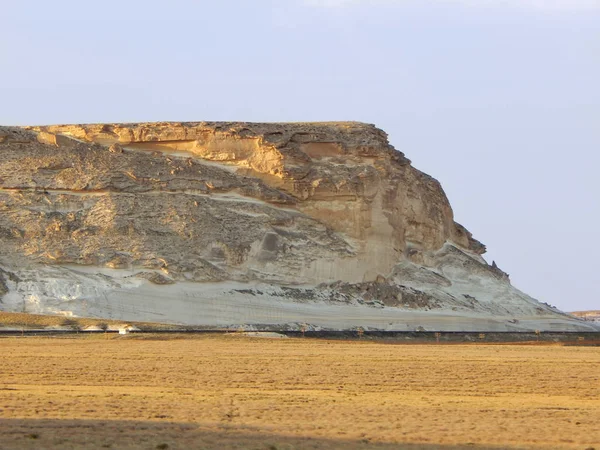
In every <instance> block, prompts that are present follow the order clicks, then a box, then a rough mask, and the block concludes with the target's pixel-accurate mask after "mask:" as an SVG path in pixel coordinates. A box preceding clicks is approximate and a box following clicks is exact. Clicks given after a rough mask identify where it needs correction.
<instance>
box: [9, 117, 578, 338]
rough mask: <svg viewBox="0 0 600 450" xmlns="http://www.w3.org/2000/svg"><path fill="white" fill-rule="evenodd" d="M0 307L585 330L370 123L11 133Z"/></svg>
mask: <svg viewBox="0 0 600 450" xmlns="http://www.w3.org/2000/svg"><path fill="white" fill-rule="evenodd" d="M0 211H1V215H0V245H1V248H2V249H3V252H2V255H1V259H0V268H1V270H0V295H2V298H1V300H0V309H3V310H8V311H26V312H36V313H73V314H76V315H82V316H93V317H107V318H120V319H124V320H146V321H160V322H169V321H171V322H178V323H186V324H204V325H218V326H224V325H231V326H237V325H241V324H246V325H253V324H254V325H271V326H286V327H294V326H298V324H299V323H307V324H309V326H314V327H323V328H335V329H339V328H352V327H355V326H363V327H370V328H380V329H393V330H405V329H406V330H410V329H417V328H421V327H422V328H425V329H439V330H444V329H469V330H471V329H474V330H487V329H490V330H491V329H498V330H503V329H507V330H508V329H531V328H534V329H569V328H572V329H578V328H585V326H586V325H585V324H584V323H583V322H579V321H576V320H573V319H571V318H569V317H568V316H565V315H562V314H560V313H559V312H558V311H556V310H555V309H553V308H550V307H548V306H547V305H544V304H540V303H539V302H537V301H535V300H534V299H532V298H530V297H528V296H527V295H525V294H523V293H521V292H519V291H518V290H516V289H515V288H513V287H512V286H511V285H510V282H509V280H508V276H507V275H506V274H505V273H504V272H502V271H500V270H499V269H498V268H497V267H496V266H495V265H494V266H490V265H488V264H487V263H486V262H485V260H484V259H483V258H482V257H481V254H483V253H484V252H485V247H484V246H483V245H482V244H481V243H480V242H478V241H477V240H475V239H473V237H472V236H471V233H469V232H468V231H467V230H466V229H465V228H464V227H462V226H461V225H459V224H457V223H455V222H454V219H453V214H452V209H451V207H450V204H449V202H448V199H447V198H446V196H445V194H444V192H443V190H442V188H441V186H440V184H439V183H438V182H437V181H436V180H435V179H433V178H431V177H430V176H428V175H426V174H424V173H422V172H420V171H419V170H417V169H415V168H414V167H413V166H412V165H411V164H410V161H409V160H408V159H407V158H406V157H405V156H404V155H403V154H402V153H401V152H399V151H397V150H395V149H394V148H393V147H392V146H391V145H390V144H389V143H388V141H387V136H386V135H385V133H384V132H382V131H381V130H379V129H377V128H375V127H374V126H372V125H366V124H362V123H352V122H350V123H310V124H308V123H307V124H304V123H292V124H254V123H208V122H201V123H143V124H104V125H57V126H47V127H26V128H9V127H3V128H0Z"/></svg>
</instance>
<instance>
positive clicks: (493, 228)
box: [0, 0, 600, 311]
mask: <svg viewBox="0 0 600 450" xmlns="http://www.w3.org/2000/svg"><path fill="white" fill-rule="evenodd" d="M2 3H3V4H2V16H3V20H2V26H1V27H0V124H3V125H26V124H27V125H32V124H52V123H90V122H138V121H165V120H172V121H201V120H227V121H236V120H241V121H277V122H284V121H319V120H326V121H336V120H357V121H363V122H368V123H374V124H376V125H377V126H378V127H380V128H382V129H384V130H385V131H386V132H387V133H388V134H389V137H390V141H391V143H392V144H393V145H394V146H395V147H396V148H397V149H398V150H400V151H402V152H404V153H405V154H406V156H407V157H408V158H410V159H411V160H412V162H413V165H414V166H415V167H417V168H418V169H420V170H423V171H424V172H426V173H428V174H430V175H432V176H434V177H435V178H437V179H438V180H439V181H440V182H441V183H442V186H443V187H444V190H445V192H446V194H447V195H448V197H449V199H450V202H451V204H452V207H453V209H454V214H455V219H456V220H457V221H458V222H459V223H462V224H463V225H465V226H466V227H467V228H468V229H469V230H470V231H471V232H472V233H473V234H474V236H475V237H476V238H477V239H479V240H481V241H482V242H484V243H485V244H486V245H487V247H488V253H487V255H486V259H487V260H488V261H489V262H490V263H491V261H492V260H494V261H496V263H497V264H498V266H499V267H500V268H501V269H503V270H505V271H506V272H508V273H509V274H510V275H511V280H512V282H513V284H514V285H515V286H516V287H518V288H519V289H521V290H523V291H525V292H527V293H528V294H530V295H532V296H534V297H536V298H538V299H539V300H540V301H543V302H547V303H549V304H551V305H555V306H557V307H559V308H560V309H563V310H566V311H573V310H581V309H600V282H599V280H600V276H599V271H598V260H597V258H598V256H599V255H600V239H599V238H598V228H599V224H600V176H599V171H600V123H599V122H600V0H370V1H367V0H254V1H242V0H238V1H233V0H219V1H191V0H189V1H183V0H179V1H178V0H171V1H169V2H164V1H160V2H159V1H155V0H146V1H135V0H130V1H127V0H120V1H115V0H103V1H93V0H91V1H88V2H81V1H67V0H62V1H61V0H56V1H53V2H47V1H40V0H38V1H35V0H33V1H31V0H30V1H27V0H3V2H2Z"/></svg>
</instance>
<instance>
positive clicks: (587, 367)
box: [0, 335, 600, 450]
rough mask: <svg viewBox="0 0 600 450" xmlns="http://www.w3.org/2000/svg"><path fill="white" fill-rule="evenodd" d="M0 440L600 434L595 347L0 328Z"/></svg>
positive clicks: (287, 440)
mask: <svg viewBox="0 0 600 450" xmlns="http://www.w3.org/2000/svg"><path fill="white" fill-rule="evenodd" d="M0 351H1V355H2V359H1V361H2V364H1V365H0V436H1V439H0V448H2V449H20V448H61V449H69V448H113V449H122V448H147V449H154V448H163V449H165V448H169V449H174V448H186V449H188V448H190V449H196V448H197V449H202V448H207V449H213V448H239V449H264V450H267V449H271V450H272V449H280V450H283V449H286V450H289V449H313V448H314V449H334V448H343V449H390V450H391V449H397V448H409V449H417V448H419V449H420V448H423V449H434V448H442V449H457V448H552V449H558V448H569V449H570V448H573V449H581V450H584V449H587V448H594V447H595V448H596V449H599V448H600V446H599V445H598V443H600V399H599V394H600V370H599V367H600V348H598V347H563V346H520V345H511V346H501V345H395V344H389V343H382V342H374V341H327V340H312V339H300V338H299V339H279V340H275V339H272V340H269V339H259V338H248V337H242V336H239V335H201V336H197V335H194V336H191V337H190V336H186V337H183V336H160V335H151V336H150V337H148V336H147V335H128V336H114V335H94V336H81V335H80V336H73V337H61V338H49V337H4V338H1V339H0Z"/></svg>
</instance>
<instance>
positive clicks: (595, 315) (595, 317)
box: [570, 309, 600, 322]
mask: <svg viewBox="0 0 600 450" xmlns="http://www.w3.org/2000/svg"><path fill="white" fill-rule="evenodd" d="M570 314H571V315H572V316H575V317H579V318H580V319H583V320H589V321H592V322H600V310H598V309H594V310H590V311H573V312H571V313H570Z"/></svg>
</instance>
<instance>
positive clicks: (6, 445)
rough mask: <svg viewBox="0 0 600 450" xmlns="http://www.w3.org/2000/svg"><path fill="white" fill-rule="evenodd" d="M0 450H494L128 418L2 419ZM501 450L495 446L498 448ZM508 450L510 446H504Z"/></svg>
mask: <svg viewBox="0 0 600 450" xmlns="http://www.w3.org/2000/svg"><path fill="white" fill-rule="evenodd" d="M0 436H2V438H1V439H0V449H1V450H8V449H11V450H13V449H40V448H43V449H59V448H60V449H88V448H93V449H102V448H112V449H255V450H276V449H277V450H304V449H347V450H359V449H365V450H367V449H369V450H373V449H376V450H397V449H406V450H434V449H441V450H458V449H477V450H482V449H490V450H491V449H492V448H494V447H485V446H478V445H475V444H470V443H468V444H464V445H436V444H412V443H381V442H373V441H371V439H369V437H365V438H364V439H362V440H352V439H330V438H323V437H301V436H293V435H292V436H287V435H282V434H276V433H270V432H266V431H264V430H258V429H256V428H253V427H250V426H238V425H235V424H230V423H225V424H213V425H211V426H199V425H196V424H193V423H177V422H164V421H163V422H161V421H154V422H151V421H126V420H82V419H79V420H73V419H0ZM495 448H496V449H497V447H495ZM505 448H506V447H505Z"/></svg>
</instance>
